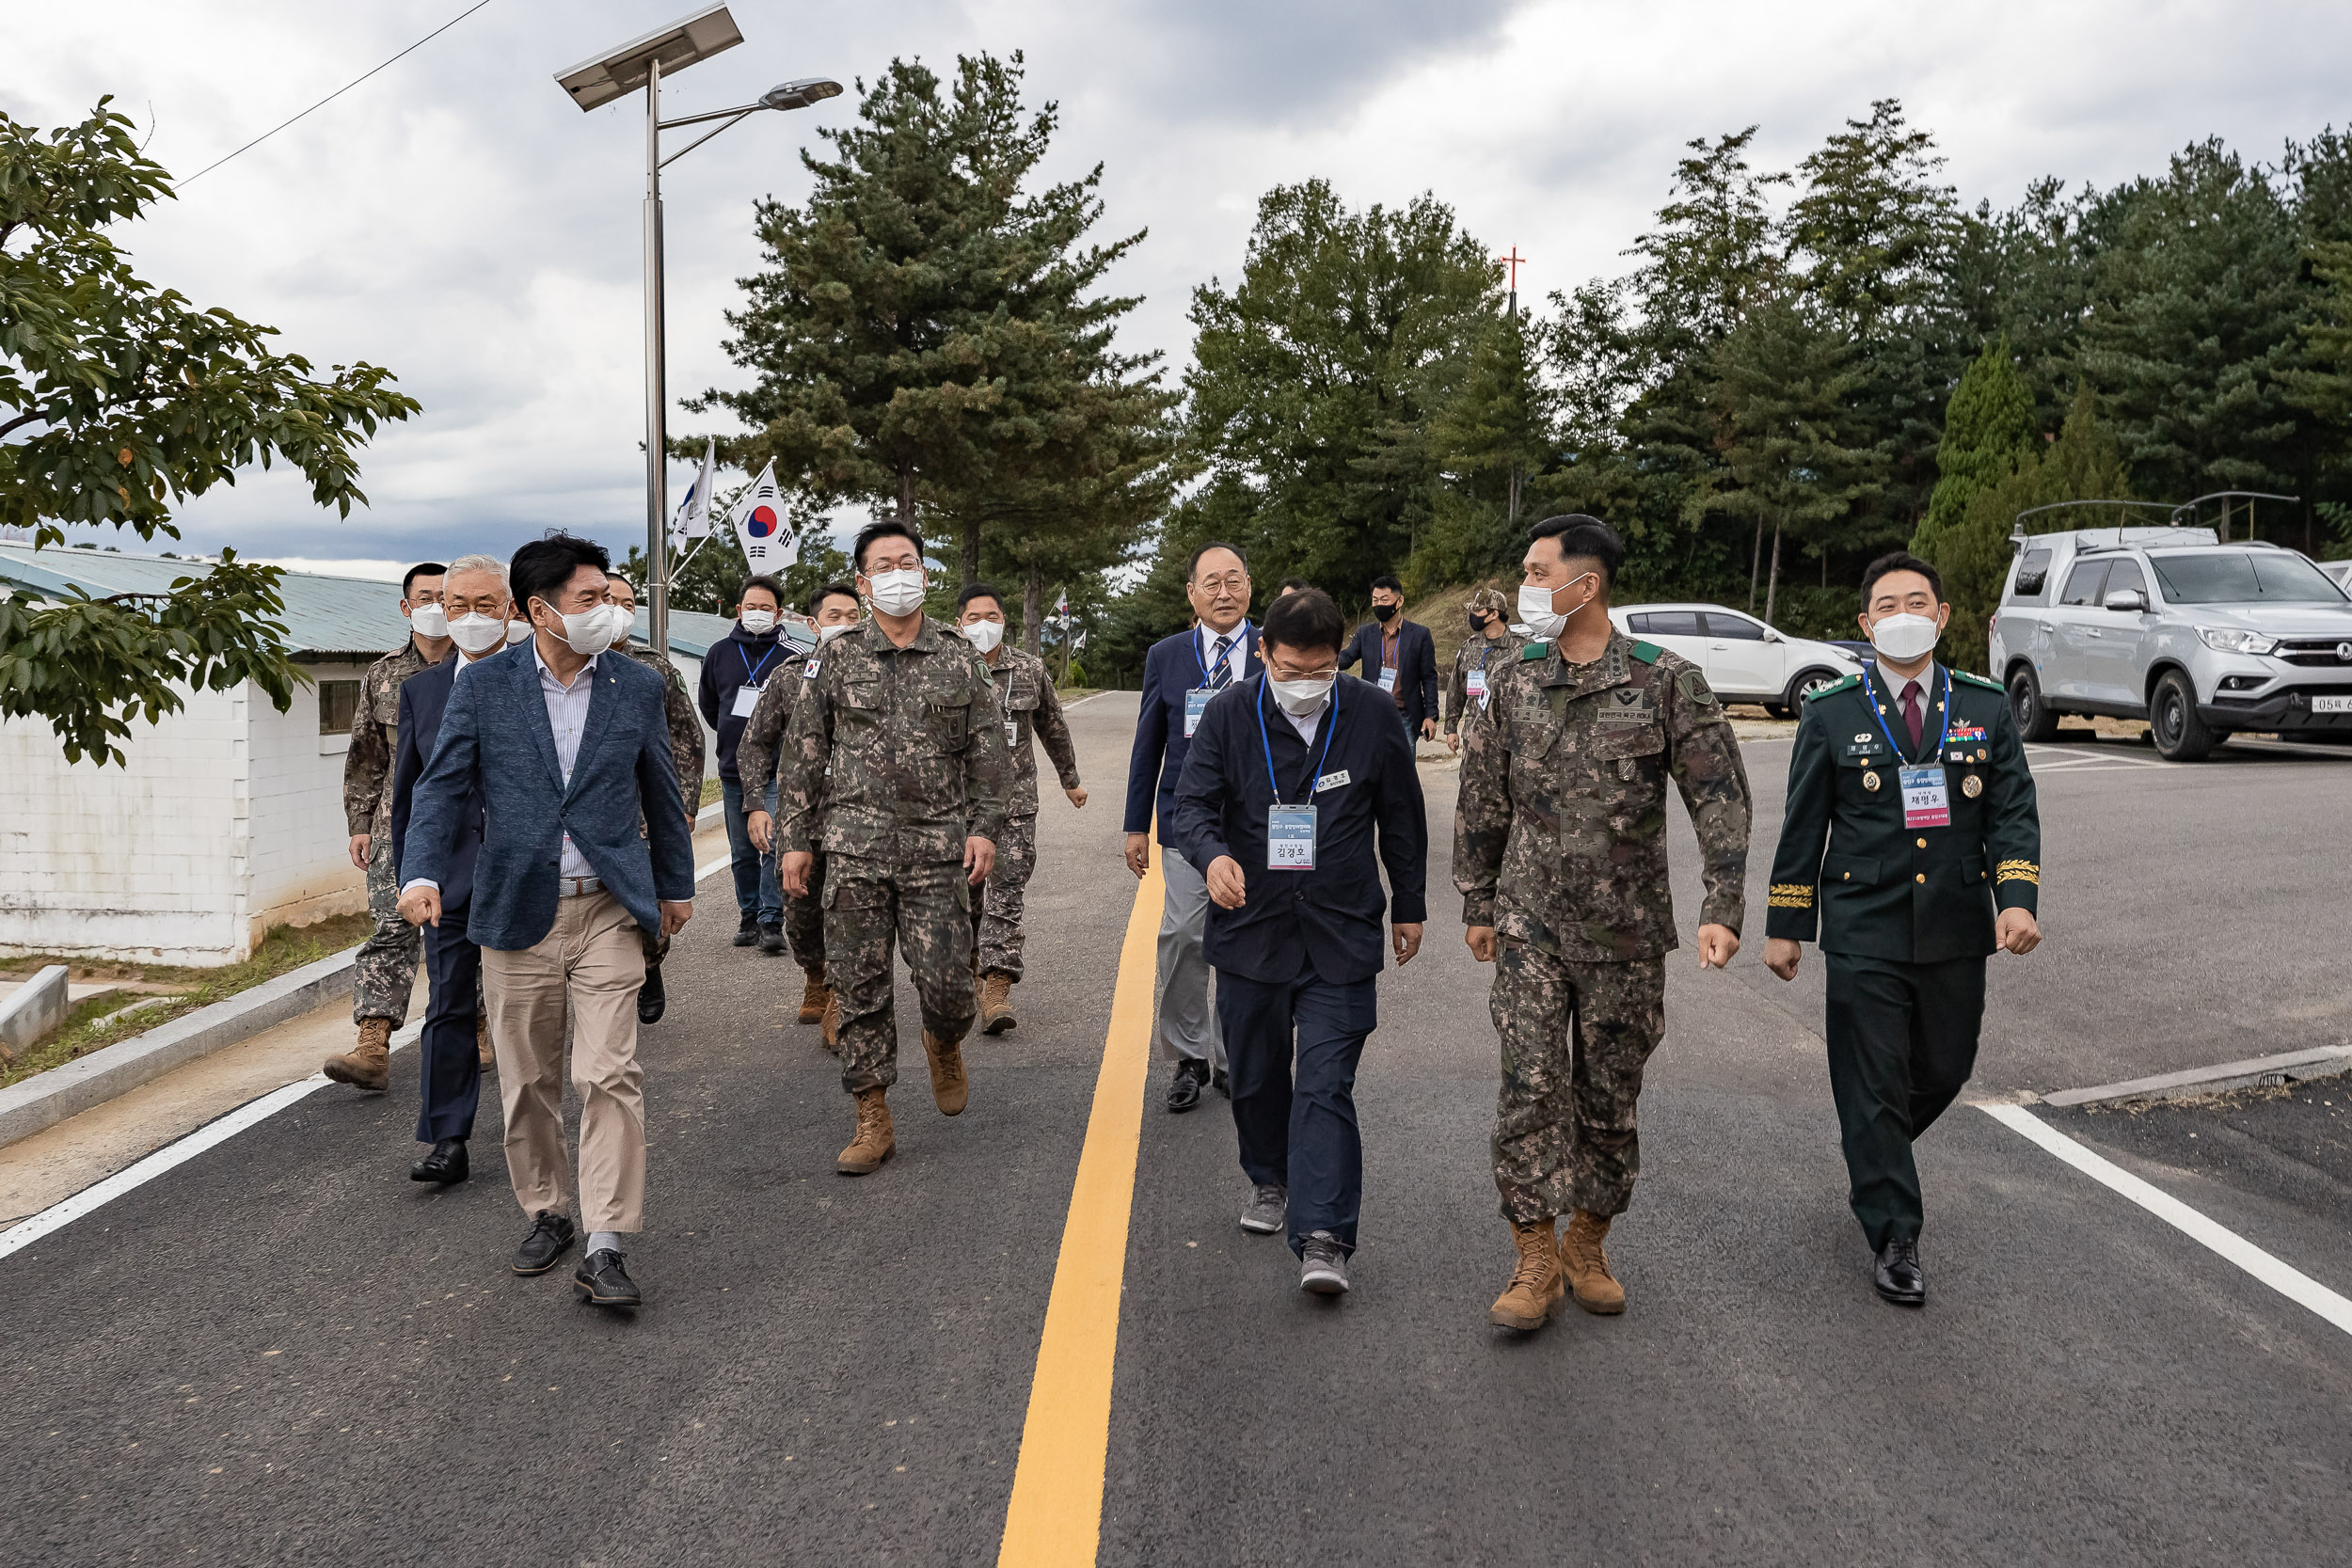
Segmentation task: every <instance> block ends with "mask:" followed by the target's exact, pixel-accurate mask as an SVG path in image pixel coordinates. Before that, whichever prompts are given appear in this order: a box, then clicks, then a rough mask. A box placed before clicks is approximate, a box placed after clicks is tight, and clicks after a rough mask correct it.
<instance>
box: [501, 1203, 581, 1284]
mask: <svg viewBox="0 0 2352 1568" xmlns="http://www.w3.org/2000/svg"><path fill="white" fill-rule="evenodd" d="M576 1239H577V1232H575V1231H574V1230H573V1229H572V1222H571V1220H570V1219H569V1218H568V1217H567V1216H565V1215H563V1214H559V1213H557V1212H555V1211H554V1210H552V1209H542V1210H540V1211H539V1217H538V1218H537V1219H534V1220H532V1222H531V1234H530V1235H528V1236H525V1237H524V1238H523V1244H522V1245H520V1246H518V1247H516V1249H515V1272H516V1274H545V1273H547V1272H548V1270H549V1269H551V1268H553V1267H555V1260H556V1259H559V1258H561V1257H563V1256H564V1254H565V1253H566V1252H569V1251H570V1250H571V1247H572V1243H573V1241H574V1240H576Z"/></svg>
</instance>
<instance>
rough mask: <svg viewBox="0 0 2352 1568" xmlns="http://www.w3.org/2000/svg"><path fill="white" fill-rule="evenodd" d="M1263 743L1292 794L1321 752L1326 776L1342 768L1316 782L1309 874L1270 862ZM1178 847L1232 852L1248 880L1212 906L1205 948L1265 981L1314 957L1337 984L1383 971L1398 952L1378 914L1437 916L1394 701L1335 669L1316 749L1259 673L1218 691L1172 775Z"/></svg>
mask: <svg viewBox="0 0 2352 1568" xmlns="http://www.w3.org/2000/svg"><path fill="white" fill-rule="evenodd" d="M1261 717H1263V719H1264V721H1265V729H1264V732H1263V739H1262V738H1261V736H1260V731H1259V727H1258V721H1259V720H1260V718H1261ZM1335 724H1336V725H1337V726H1338V727H1337V728H1336V729H1334V728H1332V726H1333V725H1335ZM1326 740H1328V741H1329V743H1330V746H1329V751H1328V752H1326V751H1325V744H1324V743H1325V741H1326ZM1268 752H1272V753H1273V761H1274V775H1275V777H1276V778H1279V780H1280V781H1281V783H1282V800H1284V802H1285V803H1287V804H1291V805H1297V804H1299V803H1301V802H1302V801H1304V800H1306V799H1307V785H1308V784H1311V782H1312V781H1311V779H1310V778H1309V777H1308V775H1309V774H1310V773H1312V772H1316V771H1317V767H1316V765H1317V762H1318V760H1320V762H1321V768H1320V776H1321V777H1323V778H1326V779H1334V780H1336V779H1337V778H1338V777H1339V776H1340V775H1344V776H1345V782H1344V783H1339V782H1335V783H1333V784H1330V785H1328V786H1327V787H1325V788H1323V789H1319V790H1317V791H1316V792H1315V795H1314V805H1315V807H1316V812H1315V868H1314V869H1313V870H1312V871H1269V870H1268V869H1266V863H1265V857H1266V812H1267V810H1268V808H1270V807H1271V806H1272V805H1273V804H1274V788H1273V784H1272V783H1271V782H1270V781H1269V780H1268V779H1267V777H1266V757H1267V753H1268ZM1375 833H1376V835H1377V841H1376V844H1375ZM1176 847H1178V848H1179V849H1181V850H1183V851H1184V858H1185V859H1186V860H1188V861H1190V862H1192V863H1193V864H1194V865H1197V866H1199V867H1200V869H1201V870H1202V871H1203V872H1204V873H1205V872H1206V871H1207V870H1208V867H1209V863H1211V862H1212V861H1214V860H1216V858H1217V857H1218V856H1219V855H1231V856H1232V857H1233V859H1234V860H1235V861H1237V862H1239V863H1240V864H1241V869H1242V876H1243V878H1244V879H1245V880H1246V881H1247V882H1248V899H1247V901H1246V902H1244V903H1243V905H1242V907H1241V908H1240V909H1238V910H1225V909H1219V908H1218V907H1217V906H1216V903H1215V902H1214V901H1212V902H1211V903H1210V905H1209V925H1208V934H1207V938H1206V941H1205V942H1204V944H1203V946H1204V951H1205V953H1206V955H1207V958H1208V960H1209V962H1211V963H1212V964H1215V965H1216V967H1217V968H1218V969H1221V970H1229V971H1231V972H1232V973H1233V974H1239V975H1241V976H1242V977H1243V978H1245V979H1250V980H1259V981H1263V982H1266V983H1269V984H1278V983H1279V982H1281V981H1284V980H1293V979H1296V978H1297V977H1298V974H1299V972H1300V970H1301V969H1303V968H1304V967H1305V966H1306V965H1307V964H1308V963H1309V962H1311V963H1312V964H1313V965H1314V970H1315V974H1318V975H1320V976H1321V977H1322V978H1323V979H1325V980H1327V981H1330V982H1332V983H1334V984H1339V985H1344V984H1346V983H1347V982H1349V981H1352V980H1366V979H1370V978H1371V977H1372V976H1374V975H1375V974H1379V973H1380V969H1381V966H1382V965H1383V964H1384V963H1386V962H1387V956H1388V950H1389V948H1388V942H1387V941H1386V933H1384V932H1383V931H1382V930H1381V928H1380V927H1381V918H1380V917H1381V914H1382V912H1383V911H1384V910H1385V911H1386V912H1387V914H1388V917H1389V919H1390V920H1391V921H1394V922H1396V923H1398V924H1400V925H1408V926H1410V925H1418V924H1420V923H1421V922H1422V921H1423V920H1425V919H1426V918H1427V917H1428V906H1427V904H1426V903H1425V902H1424V901H1423V896H1422V894H1423V888H1424V883H1425V880H1426V876H1427V873H1426V869H1425V863H1426V861H1427V859H1428V853H1429V822H1428V817H1427V815H1426V813H1425V812H1424V810H1423V809H1422V798H1421V777H1420V775H1419V774H1418V773H1416V772H1415V771H1414V769H1413V748H1412V744H1411V742H1409V741H1407V740H1406V738H1405V732H1404V731H1403V730H1402V729H1400V728H1398V727H1397V722H1396V704H1395V703H1394V702H1393V701H1391V698H1390V696H1389V694H1388V693H1387V692H1385V691H1383V690H1381V689H1379V688H1378V687H1376V686H1374V685H1372V684H1371V683H1370V682H1367V681H1359V680H1358V679H1356V678H1355V677H1354V676H1353V675H1342V676H1340V677H1339V679H1338V681H1337V682H1336V683H1335V687H1334V690H1333V695H1332V703H1331V705H1330V706H1328V707H1327V708H1325V709H1324V712H1323V722H1322V723H1320V724H1318V725H1317V726H1316V727H1315V737H1314V745H1313V749H1312V750H1311V751H1310V750H1309V749H1308V745H1307V743H1306V742H1305V741H1302V740H1300V739H1299V738H1298V732H1297V731H1296V730H1295V729H1294V728H1292V727H1291V721H1290V720H1289V718H1288V717H1286V716H1285V715H1284V714H1283V712H1282V710H1281V709H1280V708H1279V707H1277V706H1276V705H1275V703H1274V699H1273V697H1272V696H1271V695H1270V694H1269V693H1268V692H1267V690H1266V683H1265V677H1264V676H1263V675H1260V676H1258V677H1256V678H1254V679H1251V680H1248V681H1246V682H1244V683H1243V684H1241V685H1240V686H1236V687H1232V688H1231V689H1227V690H1224V691H1220V692H1218V693H1217V695H1216V697H1215V698H1213V699H1212V700H1211V701H1210V703H1209V707H1208V711H1207V712H1205V713H1203V714H1202V715H1201V716H1200V727H1199V728H1198V729H1197V730H1195V731H1194V732H1193V737H1192V749H1191V751H1190V752H1187V753H1186V755H1185V757H1184V777H1183V779H1182V780H1180V781H1179V782H1178V784H1177V785H1176ZM1383 865H1386V866H1387V867H1388V871H1389V888H1390V892H1389V894H1388V895H1385V896H1384V895H1382V893H1381V891H1380V868H1381V867H1382V866H1383Z"/></svg>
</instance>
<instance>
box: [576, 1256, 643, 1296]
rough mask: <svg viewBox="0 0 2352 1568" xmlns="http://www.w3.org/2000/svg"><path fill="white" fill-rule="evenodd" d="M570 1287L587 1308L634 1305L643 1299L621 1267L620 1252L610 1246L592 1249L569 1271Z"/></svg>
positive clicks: (626, 1271) (635, 1284) (626, 1272)
mask: <svg viewBox="0 0 2352 1568" xmlns="http://www.w3.org/2000/svg"><path fill="white" fill-rule="evenodd" d="M572 1289H573V1290H575V1291H579V1292H580V1295H581V1297H582V1298H584V1299H585V1300H586V1301H587V1303H588V1305H589V1306H591V1307H635V1306H637V1305H638V1304H639V1303H640V1302H642V1301H643V1300H644V1297H643V1296H641V1295H639V1294H638V1292H637V1281H635V1280H633V1279H631V1278H629V1276H628V1270H627V1269H625V1268H623V1267H621V1255H620V1254H619V1253H617V1252H615V1251H613V1250H612V1248H611V1247H606V1248H604V1249H603V1250H602V1251H600V1252H592V1253H590V1254H589V1255H588V1256H587V1257H585V1258H583V1259H580V1267H578V1268H576V1269H574V1270H573V1271H572Z"/></svg>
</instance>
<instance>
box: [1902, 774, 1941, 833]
mask: <svg viewBox="0 0 2352 1568" xmlns="http://www.w3.org/2000/svg"><path fill="white" fill-rule="evenodd" d="M1897 771H1898V773H1899V777H1900V782H1901V784H1902V789H1903V826H1904V827H1906V828H1948V827H1950V826H1951V825H1952V798H1951V795H1950V793H1949V791H1948V790H1947V787H1946V785H1945V783H1944V768H1943V765H1942V764H1940V763H1938V764H1931V765H1930V766H1929V767H1926V768H1899V769H1897Z"/></svg>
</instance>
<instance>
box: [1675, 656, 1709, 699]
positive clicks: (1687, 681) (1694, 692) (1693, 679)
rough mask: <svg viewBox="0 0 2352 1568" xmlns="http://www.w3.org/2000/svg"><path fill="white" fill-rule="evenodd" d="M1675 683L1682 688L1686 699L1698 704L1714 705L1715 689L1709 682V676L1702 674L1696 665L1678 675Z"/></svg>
mask: <svg viewBox="0 0 2352 1568" xmlns="http://www.w3.org/2000/svg"><path fill="white" fill-rule="evenodd" d="M1675 685H1676V686H1677V687H1679V688H1681V689H1682V695H1683V696H1684V698H1685V699H1687V700H1688V701H1690V702H1692V703H1693V704H1695V705H1698V706H1700V707H1710V706H1712V705H1714V702H1715V689H1714V688H1713V687H1711V686H1709V685H1708V684H1707V677H1706V676H1705V675H1702V674H1700V673H1699V672H1698V670H1697V668H1696V667H1695V666H1694V667H1692V669H1689V670H1685V671H1684V672H1682V673H1680V674H1679V675H1677V676H1676V677H1675Z"/></svg>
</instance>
